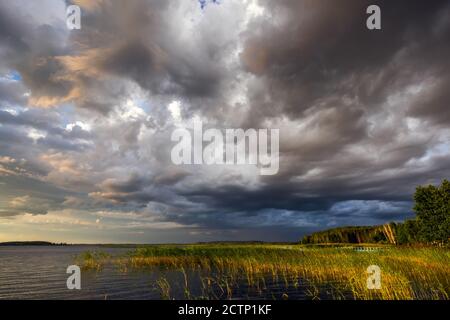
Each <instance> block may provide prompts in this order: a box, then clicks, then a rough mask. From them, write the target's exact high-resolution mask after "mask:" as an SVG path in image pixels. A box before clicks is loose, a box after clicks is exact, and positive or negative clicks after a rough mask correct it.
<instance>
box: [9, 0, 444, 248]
mask: <svg viewBox="0 0 450 320" xmlns="http://www.w3.org/2000/svg"><path fill="white" fill-rule="evenodd" d="M73 4H74V5H78V6H79V7H80V8H81V29H79V30H77V29H74V30H69V29H68V28H67V26H66V7H67V6H68V5H73ZM371 4H377V5H378V6H379V7H380V9H381V29H380V30H369V29H368V28H367V27H366V20H367V18H368V16H369V15H368V14H367V13H366V8H367V7H368V6H369V5H371ZM449 57H450V3H449V2H448V1H439V0H436V1H402V0H399V1H365V0H345V1H339V4H338V3H337V2H336V1H332V0H314V1H312V0H299V1H294V0H240V1H237V0H236V1H233V0H220V1H217V0H216V1H212V0H202V1H195V0H189V1H188V0H186V1H184V0H183V1H175V0H161V1H159V0H151V1H144V0H139V1H137V0H136V1H135V0H128V1H113V0H111V1H109V0H89V1H87V0H77V1H75V0H73V1H62V0H39V1H26V0H14V1H12V0H0V241H12V240H48V241H56V242H70V243H100V242H102V243H165V242H170V243H174V242H197V241H216V240H265V241H296V240H298V239H300V238H301V236H302V235H305V234H308V233H310V232H313V231H316V230H323V229H327V228H332V227H337V226H346V225H376V224H382V223H386V222H389V221H402V220H404V219H408V218H411V217H413V215H414V214H413V211H412V206H413V202H412V196H413V193H414V190H415V187H416V186H418V185H423V184H437V183H439V182H440V181H441V180H442V179H444V178H449V175H450V161H449V160H450V158H449V156H450V129H449V128H450V126H449V124H450V105H449V104H450V90H449V88H450V70H449V69H450V59H449ZM194 120H200V121H202V123H203V124H204V126H207V127H209V128H217V129H219V130H224V129H226V128H243V129H249V128H255V129H259V128H268V129H269V128H270V129H279V139H280V144H279V171H278V172H277V174H274V175H260V174H259V170H258V168H257V166H254V165H235V166H233V165H175V164H174V163H173V162H172V161H171V149H172V147H173V146H174V142H173V141H171V134H172V132H173V131H174V130H176V129H177V128H181V127H186V126H189V125H190V124H191V123H192V122H193V121H194Z"/></svg>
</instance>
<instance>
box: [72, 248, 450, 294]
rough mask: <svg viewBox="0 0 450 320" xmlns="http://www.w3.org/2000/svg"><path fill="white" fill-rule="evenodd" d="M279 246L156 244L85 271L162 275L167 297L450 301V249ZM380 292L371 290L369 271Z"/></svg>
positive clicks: (87, 264) (102, 259)
mask: <svg viewBox="0 0 450 320" xmlns="http://www.w3.org/2000/svg"><path fill="white" fill-rule="evenodd" d="M355 248H356V247H354V246H349V245H345V246H303V245H287V244H286V245H276V244H198V245H154V246H144V247H140V248H137V249H135V250H133V251H131V252H129V253H128V254H127V255H124V256H121V257H110V256H106V255H101V254H98V253H97V254H87V255H86V256H85V257H84V258H83V257H81V259H80V260H81V264H82V266H83V268H84V269H85V270H86V269H95V270H101V268H102V266H104V265H105V264H106V263H111V264H114V265H116V266H117V268H118V269H119V270H121V271H122V272H131V271H136V270H138V271H148V272H156V271H157V274H158V279H156V281H155V284H156V287H157V289H158V290H159V292H160V296H161V298H164V299H172V298H180V294H179V292H180V291H181V292H182V296H181V298H186V299H232V298H242V297H244V298H245V297H262V298H274V299H281V298H304V299H389V300H391V299H392V300H395V299H402V300H403V299H449V298H450V250H449V249H448V248H436V247H399V246H375V248H379V250H374V251H370V252H358V251H356V250H354V249H355ZM370 265H377V266H379V267H380V268H381V283H382V287H381V289H379V290H369V289H367V277H368V274H367V273H366V269H367V267H368V266H370Z"/></svg>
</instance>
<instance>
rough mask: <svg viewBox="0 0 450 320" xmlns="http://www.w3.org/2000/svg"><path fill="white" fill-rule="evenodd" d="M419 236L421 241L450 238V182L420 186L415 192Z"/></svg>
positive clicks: (437, 240)
mask: <svg viewBox="0 0 450 320" xmlns="http://www.w3.org/2000/svg"><path fill="white" fill-rule="evenodd" d="M414 201H415V205H414V211H415V212H416V214H417V224H418V238H419V240H420V241H421V242H448V241H449V238H450V182H449V181H448V180H444V181H442V184H441V185H440V186H437V187H436V186H433V185H429V186H424V187H422V186H419V187H417V188H416V193H415V194H414Z"/></svg>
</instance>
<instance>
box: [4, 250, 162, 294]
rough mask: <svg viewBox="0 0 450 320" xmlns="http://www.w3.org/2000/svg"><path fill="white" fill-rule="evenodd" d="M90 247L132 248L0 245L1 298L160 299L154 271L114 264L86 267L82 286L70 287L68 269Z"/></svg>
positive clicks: (120, 252)
mask: <svg viewBox="0 0 450 320" xmlns="http://www.w3.org/2000/svg"><path fill="white" fill-rule="evenodd" d="M87 250H99V251H102V252H108V253H110V254H123V253H124V252H126V251H129V250H130V249H129V248H128V249H127V248H105V247H102V248H96V247H93V246H61V247H60V246H48V247H47V246H23V247H22V246H17V247H14V246H11V247H2V246H0V299H158V298H159V297H160V295H159V293H158V291H157V290H156V289H155V288H154V279H152V274H149V273H145V272H141V273H140V272H132V273H121V272H119V271H118V270H115V269H113V268H106V269H104V270H102V271H101V272H98V273H97V272H95V271H88V272H85V271H82V274H81V290H69V289H67V286H66V281H67V278H68V277H69V276H70V274H67V273H66V269H67V267H68V266H69V265H72V264H74V258H75V257H76V256H77V255H78V254H80V253H82V252H84V251H87Z"/></svg>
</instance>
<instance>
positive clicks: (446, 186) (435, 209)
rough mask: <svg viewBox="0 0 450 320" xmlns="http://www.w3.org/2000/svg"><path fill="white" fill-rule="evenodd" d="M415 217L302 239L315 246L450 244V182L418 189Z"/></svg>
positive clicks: (315, 234) (444, 181)
mask: <svg viewBox="0 0 450 320" xmlns="http://www.w3.org/2000/svg"><path fill="white" fill-rule="evenodd" d="M413 211H414V212H415V214H416V216H415V217H414V218H413V219H409V220H406V221H404V222H402V223H395V222H391V223H388V224H385V225H381V226H358V227H354V226H353V227H341V228H335V229H330V230H325V231H320V232H315V233H313V234H311V235H308V236H305V237H304V238H303V239H302V243H304V244H312V243H391V244H445V243H449V241H450V182H449V181H448V180H446V179H444V180H443V181H442V183H441V184H440V185H438V186H433V185H428V186H418V187H417V188H416V192H415V193H414V207H413Z"/></svg>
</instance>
